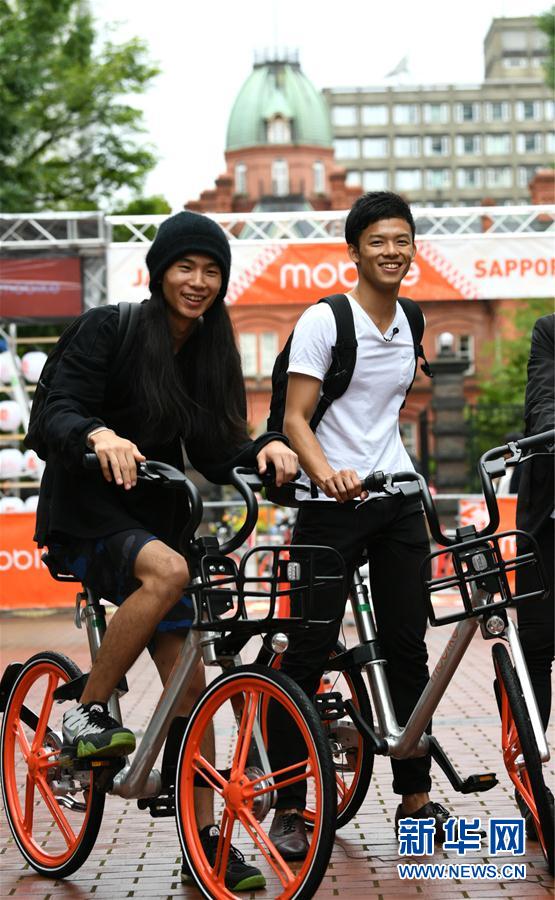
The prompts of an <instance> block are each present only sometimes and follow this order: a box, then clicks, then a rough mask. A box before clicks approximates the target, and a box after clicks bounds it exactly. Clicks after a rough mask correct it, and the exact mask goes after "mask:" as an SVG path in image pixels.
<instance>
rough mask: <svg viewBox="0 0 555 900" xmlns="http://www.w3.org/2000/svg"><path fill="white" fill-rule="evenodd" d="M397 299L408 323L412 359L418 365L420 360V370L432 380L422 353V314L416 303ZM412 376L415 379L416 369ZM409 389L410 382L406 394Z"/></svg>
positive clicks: (427, 363) (430, 371)
mask: <svg viewBox="0 0 555 900" xmlns="http://www.w3.org/2000/svg"><path fill="white" fill-rule="evenodd" d="M397 299H398V301H399V303H400V305H401V308H402V310H403V312H404V314H405V315H406V317H407V319H408V323H409V326H410V330H411V333H412V341H413V344H414V357H415V360H416V363H417V365H418V360H419V359H422V360H423V363H422V365H421V366H420V368H421V369H422V371H423V372H424V375H427V376H428V378H433V377H434V376H433V372H432V370H431V368H430V364H429V362H428V360H427V359H426V354H425V353H424V347H423V346H422V337H423V336H424V325H425V322H424V313H423V312H422V310H421V309H420V307H419V305H418V303H415V302H414V300H410V299H409V298H408V297H398V298H397ZM414 374H415V377H416V369H415V371H414ZM413 381H414V378H413ZM411 387H412V382H411V385H410V387H409V389H408V391H407V394H408V392H409V391H410V388H411Z"/></svg>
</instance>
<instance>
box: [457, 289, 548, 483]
mask: <svg viewBox="0 0 555 900" xmlns="http://www.w3.org/2000/svg"><path fill="white" fill-rule="evenodd" d="M551 312H553V302H552V301H551V300H527V301H524V302H523V303H522V304H521V305H518V306H516V305H515V307H514V309H511V310H509V311H507V312H506V314H505V315H506V319H507V326H508V327H507V329H506V331H507V333H509V334H512V337H507V338H500V339H499V340H498V341H497V342H495V343H493V344H491V345H490V346H486V347H484V351H485V354H484V355H485V358H490V359H491V360H492V364H491V367H490V369H489V371H488V373H487V375H486V376H485V377H484V378H483V379H482V380H481V381H480V384H479V387H480V397H479V401H478V403H477V404H476V405H475V406H473V407H469V408H468V409H467V419H468V423H469V426H470V434H469V447H468V453H469V461H470V468H469V472H470V476H471V484H470V485H469V487H470V489H471V490H478V489H479V482H478V476H477V474H476V460H477V459H478V458H479V457H480V456H481V454H482V453H484V451H485V450H487V449H489V448H490V447H494V446H496V445H499V444H502V443H504V442H505V436H506V435H507V434H509V433H511V432H518V431H523V429H524V395H525V391H526V380H527V375H528V357H529V355H530V339H531V336H532V328H533V327H534V323H535V321H536V319H537V318H539V316H544V315H547V313H551Z"/></svg>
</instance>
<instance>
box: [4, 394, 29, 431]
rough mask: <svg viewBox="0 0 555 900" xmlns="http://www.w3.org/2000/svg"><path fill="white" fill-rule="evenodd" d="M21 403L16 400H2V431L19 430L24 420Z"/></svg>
mask: <svg viewBox="0 0 555 900" xmlns="http://www.w3.org/2000/svg"><path fill="white" fill-rule="evenodd" d="M22 418H23V417H22V415H21V409H20V408H19V403H16V402H15V400H2V401H1V402H0V431H17V429H18V428H19V426H20V425H21V420H22Z"/></svg>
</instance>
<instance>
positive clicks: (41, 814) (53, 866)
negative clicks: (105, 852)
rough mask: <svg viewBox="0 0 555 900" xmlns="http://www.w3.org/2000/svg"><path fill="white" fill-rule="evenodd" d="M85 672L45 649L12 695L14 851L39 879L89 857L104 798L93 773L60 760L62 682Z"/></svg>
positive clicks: (6, 789) (8, 776)
mask: <svg viewBox="0 0 555 900" xmlns="http://www.w3.org/2000/svg"><path fill="white" fill-rule="evenodd" d="M79 675H81V670H80V669H79V668H78V667H77V666H76V665H75V663H74V662H72V661H71V660H70V659H68V657H67V656H64V655H63V654H62V653H51V652H49V651H44V652H43V653H38V654H36V656H32V657H31V658H30V659H28V660H27V662H26V663H24V664H23V667H22V668H21V670H20V671H19V673H18V675H17V677H16V679H15V681H14V684H13V686H12V689H11V691H10V694H9V697H8V700H7V703H6V708H5V710H4V719H3V722H2V732H1V735H0V746H1V770H0V778H1V782H2V797H3V800H4V807H5V810H6V816H7V819H8V822H9V825H10V828H11V830H12V834H13V836H14V838H15V841H16V843H17V846H18V847H19V849H20V851H21V853H22V854H23V856H24V857H25V859H26V860H27V861H28V863H29V864H30V865H31V866H32V867H33V869H35V870H36V871H37V872H40V874H41V875H47V876H49V877H50V878H64V877H65V876H66V875H71V874H72V872H75V871H76V870H77V869H78V868H79V867H80V866H81V865H82V864H83V863H84V862H85V860H86V859H87V857H88V855H89V853H90V852H91V850H92V848H93V846H94V842H95V840H96V837H97V834H98V830H99V828H100V823H101V821H102V814H103V812H104V799H105V795H104V793H103V792H102V791H100V790H99V789H98V788H97V787H96V784H95V781H94V776H93V772H92V770H89V771H83V772H75V771H73V769H72V768H70V767H69V766H65V765H64V761H63V759H62V757H61V747H62V711H61V708H60V706H59V704H57V703H55V702H54V697H53V694H54V691H55V690H56V688H57V687H58V686H59V685H60V684H64V683H66V682H68V681H71V680H72V679H74V678H78V677H79Z"/></svg>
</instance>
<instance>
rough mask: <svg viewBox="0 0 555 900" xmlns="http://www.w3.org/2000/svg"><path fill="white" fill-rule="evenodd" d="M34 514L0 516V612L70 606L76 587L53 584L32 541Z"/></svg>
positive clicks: (42, 551)
mask: <svg viewBox="0 0 555 900" xmlns="http://www.w3.org/2000/svg"><path fill="white" fill-rule="evenodd" d="M34 531H35V514H34V513H31V512H29V513H25V512H24V513H3V514H0V586H1V587H0V609H3V610H5V609H39V608H47V607H50V608H53V609H55V608H59V607H62V606H73V604H74V603H75V595H76V593H77V591H78V590H79V588H80V586H79V585H78V584H73V583H72V584H62V582H60V581H55V580H54V579H53V578H52V576H51V575H50V573H49V571H48V569H47V568H46V566H45V565H44V563H43V562H42V560H41V556H42V554H43V553H44V550H39V549H38V547H37V545H36V544H35V542H34V541H33V534H34Z"/></svg>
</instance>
